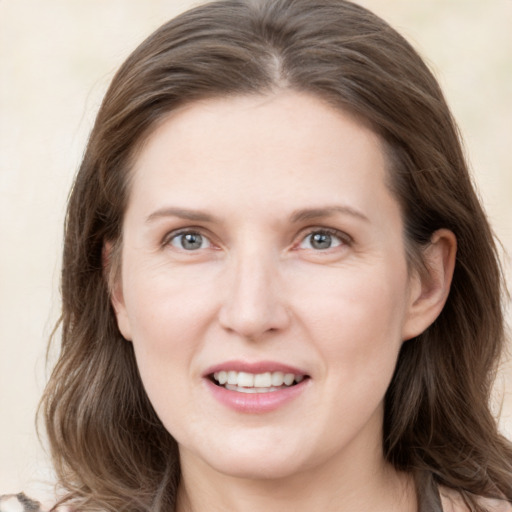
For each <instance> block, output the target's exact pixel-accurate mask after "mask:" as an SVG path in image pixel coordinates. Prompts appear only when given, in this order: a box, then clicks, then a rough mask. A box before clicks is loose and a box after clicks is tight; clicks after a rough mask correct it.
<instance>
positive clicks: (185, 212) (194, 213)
mask: <svg viewBox="0 0 512 512" xmlns="http://www.w3.org/2000/svg"><path fill="white" fill-rule="evenodd" d="M162 217H179V218H181V219H186V220H193V221H196V222H213V221H214V220H215V217H213V216H212V215H210V214H208V213H206V212H202V211H200V210H189V209H187V208H173V207H166V208H161V209H159V210H156V211H154V212H153V213H151V214H150V215H148V217H147V218H146V223H148V222H151V221H153V220H155V219H159V218H162Z"/></svg>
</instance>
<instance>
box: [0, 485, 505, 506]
mask: <svg viewBox="0 0 512 512" xmlns="http://www.w3.org/2000/svg"><path fill="white" fill-rule="evenodd" d="M439 494H440V496H441V503H442V505H443V512H471V511H470V509H469V508H468V507H467V505H466V504H465V502H464V500H463V499H462V496H461V495H460V494H459V493H458V492H457V491H454V490H453V489H448V488H447V487H441V488H440V489H439ZM476 500H477V502H478V504H479V505H480V506H481V507H482V508H484V510H486V511H487V512H512V504H510V503H509V502H508V501H504V500H496V499H491V498H483V497H477V498H476ZM0 512H1V511H0Z"/></svg>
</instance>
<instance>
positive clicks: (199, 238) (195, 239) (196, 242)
mask: <svg viewBox="0 0 512 512" xmlns="http://www.w3.org/2000/svg"><path fill="white" fill-rule="evenodd" d="M168 243H169V244H170V245H172V247H175V248H176V249H180V250H185V251H197V250H199V249H208V248H210V247H211V246H212V244H211V242H210V240H208V238H206V237H205V236H204V235H202V234H201V233H198V232H197V231H182V232H181V233H177V234H175V235H174V236H172V237H171V238H169V241H168Z"/></svg>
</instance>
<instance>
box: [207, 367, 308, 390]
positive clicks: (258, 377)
mask: <svg viewBox="0 0 512 512" xmlns="http://www.w3.org/2000/svg"><path fill="white" fill-rule="evenodd" d="M209 377H210V380H211V381H212V382H213V383H214V384H216V385H217V386H220V387H223V388H225V389H228V390H230V391H238V392H240V393H272V392H274V391H280V390H282V389H286V388H290V387H292V386H296V385H297V384H299V383H300V382H302V381H303V380H304V379H308V378H309V376H307V375H297V374H294V373H284V372H265V373H249V372H237V371H233V370H230V371H223V370H221V371H219V372H215V373H213V374H211V375H210V376H209Z"/></svg>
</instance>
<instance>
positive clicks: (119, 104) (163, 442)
mask: <svg viewBox="0 0 512 512" xmlns="http://www.w3.org/2000/svg"><path fill="white" fill-rule="evenodd" d="M283 88H287V89H292V90H296V91H302V92H307V93H310V94H313V95H316V96H317V97H320V98H322V99H324V100H326V101H328V102H329V103H330V104H331V105H332V106H333V107H334V108H339V109H342V110H344V111H350V112H351V113H353V114H355V115H357V116H358V117H359V118H361V119H363V120H365V122H367V123H370V125H371V126H372V127H373V129H374V130H375V131H376V132H377V133H378V134H379V135H380V137H381V139H382V140H383V142H384V145H385V147H386V149H387V153H388V157H389V167H390V186H391V188H392V190H393V191H394V193H395V195H396V198H397V200H398V201H399V202H400V204H401V207H402V211H403V218H404V223H405V230H406V239H407V251H408V256H409V259H410V262H411V264H414V265H420V264H421V254H422V248H424V247H425V245H426V244H428V242H429V240H430V237H431V235H432V233H433V232H434V231H435V230H437V229H439V228H448V229H450V230H452V231H453V232H454V233H455V235H456V237H457V241H458V254H457V261H456V268H455V275H454V278H453V284H452V288H451V292H450V296H449V298H448V301H447V304H446V306H445V308H444V310H443V311H442V313H441V315H440V316H439V318H438V319H437V320H436V321H435V322H434V324H433V325H431V326H430V327H429V328H428V329H427V330H426V331H425V332H424V333H423V334H421V335H420V336H418V337H417V338H415V339H413V340H410V341H408V342H406V343H404V345H403V347H402V350H401V353H400V355H399V359H398V363H397V367H396V371H395V375H394V377H393V380H392V383H391V385H390V387H389V390H388V392H387V395H386V402H385V420H384V428H383V446H384V451H385V457H386V459H387V460H388V461H389V462H391V463H392V464H393V465H394V467H395V468H396V469H398V470H403V471H407V472H411V473H413V474H414V475H415V478H416V483H417V489H418V493H419V497H420V502H421V499H422V496H425V495H427V494H428V492H429V489H430V488H431V487H433V486H434V485H436V484H442V485H445V486H447V487H450V488H453V489H455V490H457V491H459V492H460V493H462V495H463V497H464V498H465V500H466V501H467V503H468V504H470V505H471V507H472V508H473V509H474V510H481V508H479V506H478V504H477V502H476V500H475V499H474V495H484V496H490V497H493V496H494V497H502V498H506V499H508V500H511V501H512V447H511V445H510V443H509V442H508V441H506V440H505V439H504V438H503V437H502V436H500V434H499V433H498V430H497V426H496V422H495V420H494V418H493V416H492V414H491V412H490V411H489V396H490V391H491V386H492V381H493V376H494V372H495V370H496V365H497V363H498V361H499V358H500V354H501V353H502V350H503V347H504V321H503V313H502V295H503V293H504V288H503V281H502V275H501V272H500V267H499V262H498V257H497V251H496V246H495V242H494V239H493V234H492V232H491V229H490V227H489V224H488V222H487V219H486V216H485V214H484V212H483V210H482V207H481V205H480V203H479V201H478V199H477V196H476V194H475V191H474V189H473V186H472V183H471V179H470V176H469V173H468V169H467V165H466V162H465V159H464V155H463V152H462V150H461V144H460V141H459V138H458V133H457V128H456V126H455V123H454V121H453V119H452V117H451V114H450V111H449V109H448V107H447V105H446V102H445V100H444V98H443V95H442V92H441V91H440V88H439V86H438V84H437V82H436V80H435V78H434V77H433V76H432V74H431V72H430V71H429V69H428V68H427V67H426V66H425V64H424V63H423V61H422V60H421V58H420V57H419V56H418V54H417V53H416V52H415V51H414V50H413V49H412V47H411V46H410V45H409V44H408V43H407V42H406V40H405V39H404V38H402V37H401V36H400V35H399V34H398V33H397V32H396V31H395V30H393V29H392V28H391V27H390V26H389V25H388V24H386V23H385V22H384V21H382V20H381V19H380V18H378V17H377V16H375V15H373V14H372V13H370V12H369V11H367V10H366V9H364V8H362V7H360V6H358V5H355V4H353V3H351V2H347V1H344V0H314V1H313V0H268V1H264V0H263V1H258V0H253V1H249V0H247V1H243V0H221V1H216V2H212V3H209V4H206V5H204V6H201V7H197V8H195V9H192V10H190V11H188V12H186V13H184V14H182V15H181V16H178V17H177V18H175V19H173V20H171V21H170V22H168V23H167V24H165V25H164V26H162V27H161V28H160V29H158V30H157V31H156V32H155V33H154V34H152V35H151V36H150V37H149V38H148V39H147V40H146V41H144V42H143V43H142V44H141V45H140V46H139V47H138V48H137V49H136V50H135V51H134V52H133V53H132V55H131V56H130V57H129V58H128V59H127V60H126V62H125V63H124V64H123V66H122V67H121V68H120V70H119V71H118V73H117V74H116V76H115V77H114V79H113V81H112V84H111V86H110V88H109V90H108V92H107V94H106V96H105V99H104V101H103V104H102V106H101V109H100V111H99V113H98V116H97V119H96V122H95V125H94V128H93V130H92V133H91V136H90V140H89V143H88V146H87V149H86V152H85V155H84V158H83V162H82V164H81V167H80V170H79V172H78V175H77V177H76V181H75V184H74V187H73V190H72V193H71V196H70V200H69V206H68V212H67V218H66V231H65V245H64V261H63V269H62V303H63V313H62V344H61V353H60V358H59V360H58V363H57V365H56V367H55V369H54V372H53V374H52V376H51V379H50V381H49V383H48V386H47V388H46V391H45V394H44V397H43V401H42V408H41V410H42V412H43V414H44V418H45V421H46V429H47V433H48V437H49V441H50V446H51V450H52V454H53V459H54V464H55V468H56V471H57V474H58V477H59V479H60V482H61V484H62V485H63V487H64V488H65V490H66V491H67V493H68V494H67V499H68V500H70V501H72V502H73V503H76V504H77V508H78V509H80V508H81V509H83V510H88V511H94V510H109V511H121V510H126V511H146V510H153V511H159V510H172V509H173V507H174V502H175V496H176V487H177V484H178V482H179V476H180V475H179V459H178V453H177V447H176V442H175V441H174V439H173V438H172V436H171V435H170V434H169V433H168V432H167V431H166V430H165V428H164V427H163V425H162V423H161V422H160V420H159V419H158V417H157V416H156V414H155V412H154V410H153V408H152V406H151V404H150V403H149V401H148V398H147V396H146V394H145V391H144V389H143V386H142V383H141V380H140V378H139V375H138V371H137V367H136V363H135V358H134V354H133V350H132V346H131V344H130V343H128V342H126V341H125V340H124V339H123V338H122V336H121V334H120V333H119V330H118V328H117V324H116V320H115V316H114V312H113V309H112V306H111V303H110V298H109V285H108V283H109V279H110V278H111V276H112V275H113V274H115V272H116V268H117V267H118V263H119V262H118V260H119V258H118V253H119V251H120V247H121V244H122V230H121V226H122V219H123V213H124V211H125V208H126V204H127V201H128V194H129V186H130V182H129V176H130V166H131V163H132V162H133V159H134V157H135V156H136V155H137V151H138V149H139V148H140V147H141V145H142V144H143V143H144V141H145V140H146V139H147V137H148V136H149V135H150V133H151V132H152V130H153V129H154V127H155V126H156V125H157V124H158V123H159V121H161V120H162V119H163V118H164V117H165V116H166V115H167V114H168V113H169V112H170V111H172V110H173V109H175V108H177V107H178V106H181V105H183V104H184V103H188V102H193V101H195V100H197V99H202V98H211V97H215V96H227V95H243V94H245V95H247V94H262V93H271V92H272V91H274V90H277V89H283ZM105 241H109V242H110V243H112V244H113V246H114V250H113V252H112V254H110V258H109V261H106V259H107V258H106V257H105V254H104V251H103V248H104V244H105Z"/></svg>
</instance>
